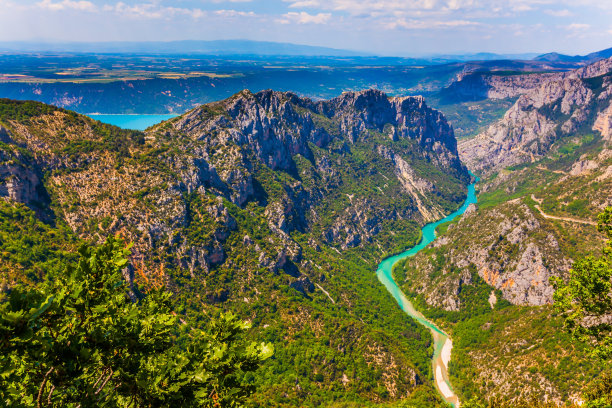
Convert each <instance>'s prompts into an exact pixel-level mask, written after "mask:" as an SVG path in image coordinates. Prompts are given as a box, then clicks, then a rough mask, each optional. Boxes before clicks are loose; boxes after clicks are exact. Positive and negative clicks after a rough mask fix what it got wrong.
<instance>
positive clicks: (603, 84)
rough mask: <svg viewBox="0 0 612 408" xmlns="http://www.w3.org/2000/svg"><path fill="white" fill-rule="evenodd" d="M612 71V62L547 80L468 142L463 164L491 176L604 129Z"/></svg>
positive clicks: (464, 142) (610, 93)
mask: <svg viewBox="0 0 612 408" xmlns="http://www.w3.org/2000/svg"><path fill="white" fill-rule="evenodd" d="M610 71H612V59H608V60H603V61H599V62H597V63H595V64H592V65H589V66H587V67H584V68H581V69H578V70H575V71H571V72H568V73H565V74H556V75H555V76H553V77H552V78H549V79H547V80H544V81H543V82H542V83H541V84H540V85H539V86H538V87H537V88H535V89H533V90H532V91H530V92H528V93H526V94H524V95H522V96H521V97H520V98H519V99H518V100H517V102H516V103H515V104H514V106H513V107H512V108H511V109H510V110H508V112H506V114H505V115H504V117H503V119H501V120H500V121H499V122H497V123H495V124H493V125H492V126H490V127H489V128H488V129H487V130H486V131H485V132H483V133H482V134H480V135H478V136H476V137H474V138H472V139H469V140H465V141H463V142H462V143H461V145H460V147H459V149H460V153H461V157H462V159H463V160H464V162H465V163H466V164H467V166H468V167H469V168H470V169H472V170H474V171H476V172H479V173H481V174H484V175H488V174H491V173H494V172H497V171H499V170H501V169H503V168H505V167H508V166H513V165H517V164H522V163H527V162H533V161H535V160H537V159H538V158H541V157H544V156H545V155H546V154H547V153H548V152H549V151H550V150H551V149H553V148H554V145H555V142H557V141H558V140H560V139H563V138H565V137H570V136H572V135H574V134H576V132H578V131H580V130H581V129H582V130H585V131H590V130H591V128H593V127H594V128H595V129H599V128H601V129H605V117H606V112H607V111H606V109H608V107H609V106H610V102H611V100H612V98H611V96H612V90H611V84H612V79H611V78H612V75H610V74H609V72H610ZM598 116H599V117H601V119H599V121H597V119H596V118H597V117H598Z"/></svg>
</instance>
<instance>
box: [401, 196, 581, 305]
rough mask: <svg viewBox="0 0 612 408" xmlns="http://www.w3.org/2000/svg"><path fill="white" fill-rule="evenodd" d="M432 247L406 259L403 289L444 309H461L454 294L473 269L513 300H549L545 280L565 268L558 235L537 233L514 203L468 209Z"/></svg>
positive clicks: (532, 219) (534, 222)
mask: <svg viewBox="0 0 612 408" xmlns="http://www.w3.org/2000/svg"><path fill="white" fill-rule="evenodd" d="M432 246H433V248H435V249H436V252H435V256H433V257H432V256H431V254H429V255H422V254H418V255H416V256H415V257H414V258H411V259H409V260H408V261H407V263H406V269H407V270H408V271H410V273H408V274H407V279H408V281H407V282H408V284H407V287H410V288H413V290H414V291H415V292H416V293H421V294H423V295H424V296H425V299H426V300H427V302H428V303H429V304H431V305H432V306H436V307H441V308H443V309H446V310H459V309H460V308H461V307H462V305H461V301H460V297H459V293H460V292H461V290H462V287H463V286H464V285H470V284H473V280H474V276H473V275H472V274H473V273H477V274H478V275H479V276H480V278H482V280H484V281H485V282H486V283H487V284H488V285H490V286H492V287H494V288H496V289H498V290H500V291H501V293H502V294H503V297H504V299H506V300H508V301H510V302H511V303H513V304H517V305H532V306H540V305H544V304H550V303H551V302H552V295H553V293H554V290H553V288H552V286H551V285H550V283H549V278H550V277H551V276H553V275H564V274H565V273H567V272H568V271H569V268H570V266H571V259H569V258H567V257H566V256H565V255H563V253H562V252H561V250H560V248H559V242H558V239H557V238H556V237H555V236H554V235H553V234H551V233H549V234H547V235H545V236H542V225H541V221H539V220H538V218H537V216H536V214H535V213H534V212H533V211H532V210H531V209H530V208H529V207H527V206H526V205H524V204H522V203H520V202H518V201H512V202H507V203H505V204H503V205H501V206H498V207H495V208H493V209H487V210H484V211H483V210H479V209H477V208H476V207H473V209H472V210H471V211H466V212H465V213H464V215H463V218H462V219H461V220H460V221H459V223H458V224H457V225H456V226H453V228H451V229H449V231H448V233H447V234H446V235H444V236H443V237H442V238H441V239H439V240H437V241H435V242H434V243H433V244H432ZM438 256H443V257H444V263H443V264H439V263H436V259H437V257H438ZM439 268H442V270H439Z"/></svg>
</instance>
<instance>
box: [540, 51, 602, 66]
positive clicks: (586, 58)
mask: <svg viewBox="0 0 612 408" xmlns="http://www.w3.org/2000/svg"><path fill="white" fill-rule="evenodd" d="M610 57H612V48H607V49H605V50H602V51H597V52H592V53H590V54H587V55H574V56H571V55H565V54H559V53H557V52H549V53H547V54H542V55H539V56H537V57H535V58H534V60H535V61H548V62H580V63H585V64H588V63H592V62H595V61H599V60H602V59H606V58H610Z"/></svg>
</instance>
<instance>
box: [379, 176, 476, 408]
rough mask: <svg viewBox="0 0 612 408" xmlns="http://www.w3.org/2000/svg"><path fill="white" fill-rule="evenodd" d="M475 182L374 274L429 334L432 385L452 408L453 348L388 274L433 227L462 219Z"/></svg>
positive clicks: (429, 238) (427, 239) (426, 240)
mask: <svg viewBox="0 0 612 408" xmlns="http://www.w3.org/2000/svg"><path fill="white" fill-rule="evenodd" d="M476 182H478V178H476V181H475V182H474V183H472V184H470V185H469V186H468V195H467V198H466V200H465V202H464V203H463V205H462V206H461V208H459V209H458V210H457V211H455V212H454V213H452V214H450V215H448V216H446V217H445V218H443V219H441V220H439V221H436V222H433V223H431V224H427V225H425V226H424V227H423V228H422V230H421V232H422V234H423V236H422V238H421V241H420V242H419V244H418V245H416V246H414V247H412V248H410V249H408V250H407V251H405V252H402V253H401V254H399V255H395V256H391V257H389V258H386V259H385V260H383V261H382V262H381V263H380V264H379V265H378V270H377V271H376V275H377V276H378V280H379V281H380V282H381V283H382V284H383V285H385V287H386V288H387V290H388V291H389V293H390V294H391V295H392V296H393V298H394V299H395V300H396V301H397V303H398V304H399V306H400V308H401V309H402V310H403V311H404V312H406V314H407V315H408V316H410V317H412V318H413V319H415V320H416V321H417V322H419V323H420V324H422V325H423V326H425V327H427V328H428V329H429V330H430V331H431V334H432V336H433V340H434V354H433V358H432V367H433V373H434V383H435V385H436V389H437V390H438V392H439V393H440V395H441V396H442V398H443V399H444V401H446V402H448V403H450V404H451V405H452V406H453V407H455V408H457V407H459V397H457V394H455V392H454V391H453V388H452V386H451V383H450V379H449V376H448V364H449V362H450V356H451V349H452V347H453V343H452V340H451V338H450V337H449V336H448V334H446V333H445V332H444V331H442V330H441V329H440V328H438V326H436V325H435V324H434V323H433V322H432V321H430V320H428V319H427V318H425V316H423V314H422V313H421V312H419V311H418V310H416V309H415V308H414V306H413V304H412V303H411V302H410V300H408V298H407V297H406V295H405V294H404V293H403V292H402V290H401V289H400V288H399V286H398V285H397V283H396V282H395V280H394V279H393V274H392V271H393V266H394V265H395V264H396V263H397V262H398V261H401V260H402V259H405V258H408V257H411V256H414V255H416V254H417V253H418V252H419V251H421V250H422V249H424V248H425V247H426V246H427V245H429V244H430V243H432V242H433V241H434V240H435V239H436V227H438V225H440V224H444V223H445V222H449V221H452V220H453V219H455V218H456V217H458V216H459V215H462V214H463V213H464V212H465V210H467V208H468V206H469V205H470V204H475V203H476V202H477V198H476V189H475V184H476Z"/></svg>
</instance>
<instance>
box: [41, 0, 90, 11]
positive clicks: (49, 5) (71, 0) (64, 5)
mask: <svg viewBox="0 0 612 408" xmlns="http://www.w3.org/2000/svg"><path fill="white" fill-rule="evenodd" d="M36 6H37V7H40V8H43V9H46V10H53V11H61V10H70V9H71V10H79V11H96V10H97V9H98V8H97V7H96V6H95V4H93V3H92V2H90V1H85V0H76V1H75V0H62V1H58V2H53V1H52V0H43V1H41V2H39V3H36Z"/></svg>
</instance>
